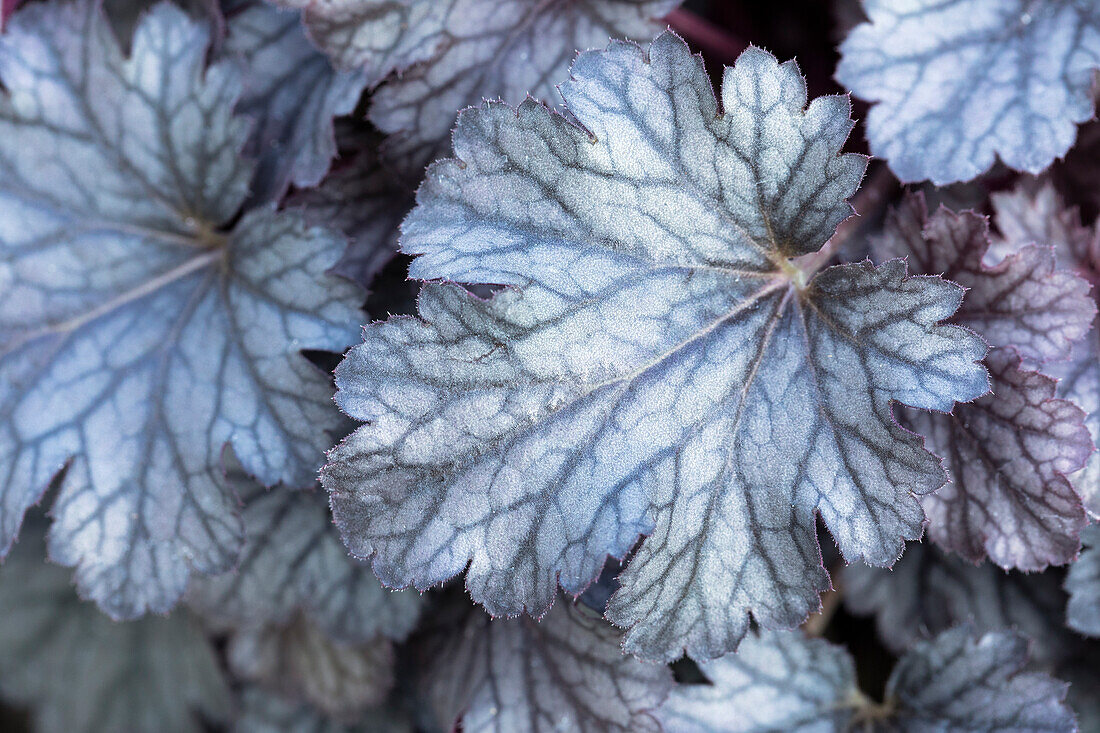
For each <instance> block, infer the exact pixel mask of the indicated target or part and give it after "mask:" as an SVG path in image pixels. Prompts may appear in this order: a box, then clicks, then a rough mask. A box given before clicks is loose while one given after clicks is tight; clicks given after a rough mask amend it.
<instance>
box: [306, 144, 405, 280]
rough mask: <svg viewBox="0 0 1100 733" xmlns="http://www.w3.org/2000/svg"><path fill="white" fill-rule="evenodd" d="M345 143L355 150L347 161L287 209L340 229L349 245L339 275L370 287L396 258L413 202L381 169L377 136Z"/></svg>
mask: <svg viewBox="0 0 1100 733" xmlns="http://www.w3.org/2000/svg"><path fill="white" fill-rule="evenodd" d="M345 137H346V138H349V139H350V141H351V142H352V144H353V146H354V147H353V148H352V150H351V151H350V152H349V154H348V159H347V161H346V162H343V161H342V162H341V164H340V165H339V166H338V167H337V168H336V169H335V170H333V171H332V173H330V174H329V175H328V176H327V177H326V178H325V180H324V181H322V182H321V184H320V185H319V186H317V187H316V188H307V189H303V190H301V191H296V192H294V193H292V194H291V195H290V196H289V197H288V199H287V206H292V207H300V208H301V209H302V212H303V213H304V214H305V216H306V217H307V218H308V219H309V220H310V221H313V222H317V223H324V224H327V225H328V226H332V227H336V228H338V229H340V230H341V231H342V232H343V233H344V234H346V235H347V236H348V237H349V238H350V239H351V243H350V244H349V245H348V249H347V251H346V252H345V253H344V256H343V258H341V260H340V262H339V263H338V264H337V265H336V268H335V270H336V272H338V273H340V274H341V275H344V276H345V277H348V278H350V279H352V280H354V281H355V282H358V283H360V284H361V285H363V286H364V287H367V286H370V285H371V282H372V281H373V280H374V276H375V275H377V274H378V272H379V271H380V270H381V269H382V268H383V267H384V266H385V265H386V264H387V263H388V262H389V261H390V260H391V259H393V256H394V255H395V254H397V235H398V226H399V225H400V224H401V220H402V219H404V218H405V216H406V215H407V214H408V213H409V209H411V208H412V205H413V202H414V199H413V195H412V192H411V191H409V190H408V189H406V188H405V187H404V186H402V185H401V184H400V183H399V182H398V181H397V180H395V178H394V175H393V173H391V172H390V171H388V170H386V169H385V168H383V167H382V165H381V163H380V162H379V160H378V154H377V151H376V146H377V141H375V140H373V139H372V138H374V137H376V136H368V139H367V140H362V139H361V138H362V137H363V136H355V137H351V136H345Z"/></svg>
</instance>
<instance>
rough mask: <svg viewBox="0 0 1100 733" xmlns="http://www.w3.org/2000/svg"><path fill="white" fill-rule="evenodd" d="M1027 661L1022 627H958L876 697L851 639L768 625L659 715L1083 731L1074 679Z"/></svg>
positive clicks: (710, 724)
mask: <svg viewBox="0 0 1100 733" xmlns="http://www.w3.org/2000/svg"><path fill="white" fill-rule="evenodd" d="M746 653H747V656H746ZM1026 662H1027V644H1026V642H1025V641H1024V639H1023V638H1022V637H1019V636H1016V635H1014V634H1011V633H997V632H995V633H989V634H986V635H984V636H982V637H981V638H978V639H975V638H973V637H972V636H971V633H970V631H969V629H967V628H965V627H963V628H958V629H953V630H950V631H946V632H944V633H942V634H940V635H939V636H937V637H936V638H935V639H933V640H931V641H926V642H920V643H918V644H917V645H916V646H914V647H913V649H912V650H911V651H909V652H908V653H906V654H905V655H904V656H903V657H902V658H901V659H900V660H899V661H898V663H897V665H896V666H895V667H894V671H893V672H892V673H891V675H890V679H889V680H888V681H887V684H886V700H885V701H884V702H883V703H874V702H872V701H871V700H869V699H868V698H867V697H866V696H864V695H863V694H862V693H861V692H860V691H859V690H858V688H856V686H855V670H854V669H853V665H852V661H851V659H850V658H849V657H848V655H847V653H846V652H845V651H844V650H843V649H842V648H840V647H834V646H831V645H829V644H827V643H826V642H824V641H821V640H818V639H807V638H805V637H804V636H803V635H802V634H801V633H799V632H781V633H771V634H763V635H761V636H760V637H759V638H757V639H752V640H751V641H750V640H748V639H747V640H746V642H745V644H744V646H743V647H742V651H741V652H740V653H738V654H736V655H730V656H727V657H723V658H722V659H719V660H716V661H714V662H711V663H710V664H708V665H705V667H704V669H705V670H706V673H707V674H708V676H709V677H710V678H711V680H712V682H713V686H704V685H687V686H680V687H677V688H676V689H675V690H674V691H673V693H672V695H671V696H670V697H669V701H668V703H667V704H666V706H665V707H664V708H662V709H661V710H660V711H659V713H658V715H659V716H660V717H661V720H662V722H663V723H664V725H665V729H666V731H668V733H764V732H765V731H800V732H801V733H808V732H809V731H815V732H816V731H820V732H821V733H825V732H827V731H846V730H882V731H899V732H901V733H918V731H919V732H921V733H926V732H931V731H942V733H948V732H949V731H1028V732H1029V733H1038V732H1039V731H1059V732H1065V733H1069V732H1070V731H1075V730H1076V724H1075V720H1074V716H1073V713H1072V712H1071V711H1070V709H1069V708H1068V707H1067V706H1066V705H1065V704H1064V703H1063V700H1064V698H1065V696H1066V685H1065V684H1064V683H1062V682H1058V681H1057V680H1054V679H1052V678H1051V677H1049V676H1047V675H1045V674H1041V673H1035V672H1024V671H1023V668H1024V666H1025V664H1026Z"/></svg>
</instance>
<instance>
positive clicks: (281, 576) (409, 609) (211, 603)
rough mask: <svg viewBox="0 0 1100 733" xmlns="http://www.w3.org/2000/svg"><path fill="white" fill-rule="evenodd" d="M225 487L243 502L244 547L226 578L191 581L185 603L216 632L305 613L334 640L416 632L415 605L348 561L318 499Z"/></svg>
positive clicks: (244, 484) (236, 474) (236, 483)
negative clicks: (211, 624) (196, 611)
mask: <svg viewBox="0 0 1100 733" xmlns="http://www.w3.org/2000/svg"><path fill="white" fill-rule="evenodd" d="M230 480H231V481H232V484H233V487H234V488H235V489H236V492H237V493H238V495H240V496H241V499H242V501H243V502H244V510H243V519H244V528H245V538H246V539H245V544H244V548H243V550H242V552H241V559H240V562H239V563H238V565H237V567H236V568H235V570H234V571H233V572H229V573H224V574H222V575H216V576H208V577H200V578H196V579H195V580H194V581H193V582H192V585H191V587H190V589H189V592H188V602H189V603H190V604H191V605H192V607H194V608H195V609H196V610H198V611H200V612H201V613H202V615H203V616H204V617H205V618H207V619H209V620H210V621H212V622H213V623H214V624H215V625H216V626H218V627H222V628H226V627H228V628H241V627H244V626H257V625H263V624H273V625H276V626H285V625H287V624H289V623H291V622H293V621H294V619H295V617H296V616H297V615H298V614H304V615H305V616H306V617H308V618H309V620H310V621H311V622H312V623H314V624H316V625H317V626H318V627H319V628H320V629H322V630H323V631H324V632H325V633H326V634H328V635H330V636H332V637H333V638H334V639H336V640H341V641H347V642H368V641H371V640H373V639H374V638H375V637H376V636H384V637H388V638H391V639H394V640H397V641H400V640H401V639H403V638H404V637H405V636H406V635H407V634H408V633H409V632H410V631H411V630H412V628H413V626H415V625H416V620H417V616H418V614H419V611H420V598H419V597H418V596H417V595H416V594H415V593H395V592H392V591H388V590H385V589H383V588H382V586H381V585H380V584H379V582H378V579H377V578H376V577H375V576H374V573H372V572H371V571H370V568H369V567H367V566H365V565H362V564H359V563H358V562H356V561H355V560H353V559H351V558H349V557H348V555H347V551H346V550H345V549H344V546H343V545H342V544H341V542H340V539H339V537H338V536H337V535H336V531H335V528H334V527H333V526H332V520H331V517H330V516H329V511H328V505H327V503H326V502H325V501H324V499H323V497H322V495H320V494H318V493H316V492H313V491H291V490H289V489H287V488H285V487H277V488H276V489H272V490H270V491H269V490H267V489H265V488H264V487H263V486H260V485H258V484H256V483H255V482H254V481H251V480H249V479H248V478H247V477H246V476H244V475H243V472H242V471H241V470H240V467H239V466H236V467H235V468H234V470H232V471H231V472H230Z"/></svg>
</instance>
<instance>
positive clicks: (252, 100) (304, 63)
mask: <svg viewBox="0 0 1100 733" xmlns="http://www.w3.org/2000/svg"><path fill="white" fill-rule="evenodd" d="M228 30H229V36H228V38H227V40H226V45H225V51H226V53H228V54H237V55H239V56H240V57H241V60H242V61H243V64H244V94H243V95H242V97H241V98H240V100H238V102H237V112H238V113H240V114H242V115H245V116H248V117H250V118H251V119H252V120H253V129H252V137H251V139H250V142H249V145H248V147H247V149H246V152H248V153H249V154H251V155H255V156H256V157H257V158H259V160H260V164H259V167H258V170H257V171H256V175H255V179H254V181H253V189H254V191H253V196H254V197H255V198H257V199H260V200H265V199H268V198H277V197H278V196H279V195H281V194H282V192H283V191H284V189H285V188H286V186H287V185H288V184H291V183H293V184H294V185H295V186H299V187H307V186H313V185H316V184H317V183H318V182H320V180H321V178H322V177H324V175H325V172H326V171H328V168H329V164H330V162H331V161H332V158H333V157H334V156H335V155H336V139H335V135H334V132H333V129H332V118H333V117H335V116H337V115H343V114H348V113H349V112H351V111H352V110H353V109H354V108H355V104H356V102H358V101H359V95H360V94H361V93H362V91H363V88H364V87H365V86H366V83H367V76H366V73H365V72H364V71H342V72H338V71H334V70H333V69H332V67H331V66H330V65H329V62H328V59H327V58H326V57H325V56H324V55H323V54H321V53H320V52H318V51H317V50H316V49H314V48H313V46H312V45H311V44H310V43H309V41H308V40H307V39H306V37H305V33H303V31H302V24H301V18H300V13H297V12H286V11H280V10H278V9H276V8H273V7H271V6H269V5H266V4H263V3H259V4H253V5H251V6H249V7H246V8H245V9H244V10H242V11H241V12H239V13H237V14H235V15H232V16H231V17H230V19H229V28H228Z"/></svg>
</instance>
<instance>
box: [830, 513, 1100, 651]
mask: <svg viewBox="0 0 1100 733" xmlns="http://www.w3.org/2000/svg"><path fill="white" fill-rule="evenodd" d="M1087 532H1088V530H1086V534H1087ZM842 578H843V588H844V604H845V606H846V607H847V608H848V610H850V611H852V612H854V613H858V614H863V615H872V614H873V615H874V616H875V626H876V628H877V630H878V638H879V639H880V640H881V641H882V642H883V644H885V645H886V646H887V647H888V648H889V649H890V650H891V651H893V652H894V653H895V654H901V653H903V652H904V651H905V650H906V649H908V648H910V647H911V646H912V645H913V644H914V643H915V642H916V641H918V640H920V639H921V638H922V637H924V636H927V635H936V634H939V633H940V632H942V631H946V630H948V629H949V628H951V627H953V626H958V625H960V624H963V623H968V624H970V625H971V627H972V628H973V629H974V630H975V631H977V632H978V633H983V634H984V633H986V632H989V631H995V630H997V629H1003V628H1013V629H1016V630H1017V631H1019V632H1020V633H1021V634H1023V635H1024V636H1026V637H1027V638H1028V639H1030V640H1031V651H1032V654H1033V655H1034V657H1035V659H1036V660H1037V661H1039V662H1042V663H1044V664H1049V663H1054V662H1058V661H1061V660H1062V659H1065V658H1067V657H1070V656H1073V655H1074V654H1075V653H1076V651H1077V649H1078V647H1079V646H1080V639H1079V638H1078V637H1077V636H1075V635H1074V634H1072V633H1070V632H1069V631H1067V630H1066V628H1065V626H1064V625H1063V623H1062V618H1063V617H1064V615H1065V605H1066V596H1065V593H1063V592H1062V589H1061V587H1060V581H1059V580H1058V578H1057V577H1055V576H1054V575H1052V574H1051V573H1021V572H1016V571H1013V572H1008V573H1006V572H1004V571H1003V570H1001V569H1000V568H997V567H995V566H994V565H992V564H990V563H982V564H980V565H973V564H971V563H969V562H967V561H965V560H961V559H959V558H958V557H956V556H953V555H949V554H947V553H946V552H944V551H942V550H939V549H937V548H936V546H935V545H925V544H923V543H910V545H909V546H908V547H907V548H906V549H905V554H904V555H903V556H902V558H901V559H900V560H898V562H897V564H896V565H894V567H893V569H891V570H884V569H881V568H871V567H867V566H866V565H858V564H857V565H849V566H848V567H846V568H844V571H843V576H842Z"/></svg>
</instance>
